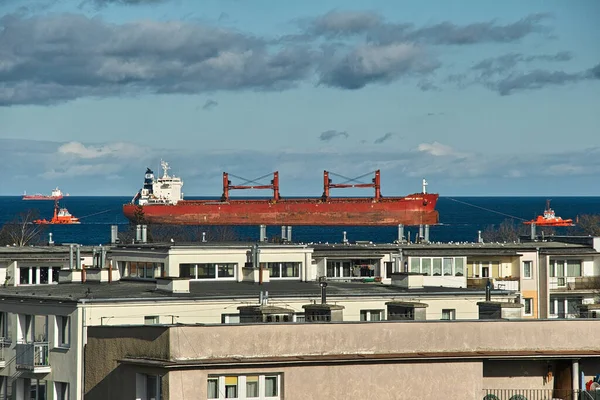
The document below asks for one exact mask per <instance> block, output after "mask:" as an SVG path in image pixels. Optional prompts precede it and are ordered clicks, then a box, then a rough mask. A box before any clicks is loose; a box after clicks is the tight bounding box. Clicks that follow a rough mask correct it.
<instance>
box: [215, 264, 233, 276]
mask: <svg viewBox="0 0 600 400" xmlns="http://www.w3.org/2000/svg"><path fill="white" fill-rule="evenodd" d="M218 269H219V275H218V276H219V278H233V277H234V276H235V264H219V265H218Z"/></svg>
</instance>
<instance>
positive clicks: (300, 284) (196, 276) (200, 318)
mask: <svg viewBox="0 0 600 400" xmlns="http://www.w3.org/2000/svg"><path fill="white" fill-rule="evenodd" d="M507 247H510V246H506V245H500V244H461V245H441V244H428V245H426V244H420V245H415V244H401V245H397V244H390V245H373V244H367V243H359V244H336V245H312V246H309V245H300V244H280V245H275V244H268V243H259V244H256V243H201V244H198V243H196V244H190V245H185V244H173V243H169V244H159V243H153V244H150V243H135V244H130V245H114V246H110V247H109V248H103V247H95V248H92V247H90V248H86V247H77V246H68V245H67V246H58V245H56V246H48V247H29V248H22V249H16V248H11V247H8V248H1V249H0V274H3V275H2V276H3V277H4V278H5V286H4V287H3V288H2V289H0V329H1V331H0V332H1V337H3V338H4V339H3V340H2V347H1V351H2V352H1V354H0V359H1V360H3V361H0V366H1V367H2V368H0V376H1V378H0V394H1V395H3V396H7V395H10V396H13V397H11V398H19V399H20V398H34V399H38V398H39V399H46V398H55V399H62V398H65V399H67V398H68V399H81V398H83V387H84V386H83V381H84V368H83V365H84V361H83V360H84V356H83V354H84V348H85V346H86V343H87V338H88V333H87V332H88V328H89V327H95V326H117V325H119V326H125V325H156V324H161V325H169V324H223V323H227V324H232V323H239V322H243V321H244V320H247V318H248V316H247V315H246V316H244V315H242V314H243V313H244V312H245V310H246V309H240V307H250V308H252V307H256V306H258V307H260V306H261V304H262V301H264V299H265V298H266V299H268V300H267V301H268V305H269V307H274V309H273V310H274V311H277V313H275V314H272V315H266V316H265V320H266V319H269V318H271V319H272V320H274V321H276V320H278V321H291V322H303V321H306V320H307V310H308V311H310V312H309V314H310V315H308V320H312V321H314V320H320V319H319V318H324V319H325V320H336V319H335V318H336V317H335V316H334V312H333V309H331V310H329V311H330V313H329V314H327V313H325V314H326V315H325V314H320V316H319V317H318V318H317V317H315V315H314V312H315V311H314V309H319V307H318V305H319V304H318V303H320V302H321V296H322V292H321V290H322V286H321V285H322V284H323V283H327V285H328V286H327V289H326V290H327V292H326V296H327V299H328V303H329V304H331V305H332V307H334V308H335V307H337V309H338V310H343V311H342V313H343V320H344V321H349V322H359V321H381V320H392V319H402V320H407V319H413V320H428V321H431V320H437V321H440V320H454V319H456V320H473V319H477V318H478V317H479V309H478V305H477V303H478V302H481V301H483V300H485V299H486V292H485V285H484V284H483V283H484V282H485V283H487V279H488V278H489V279H490V282H491V284H492V286H491V289H492V290H491V300H494V301H496V302H502V303H504V304H514V303H515V302H521V303H523V307H522V308H520V309H518V310H517V312H518V313H519V317H524V318H526V317H530V318H535V317H536V316H538V315H540V316H543V315H544V314H542V313H538V312H537V311H534V310H537V307H538V304H540V307H543V306H541V305H543V304H547V305H548V308H547V310H548V311H546V312H549V311H550V307H549V304H550V296H553V297H552V298H553V299H554V300H556V299H557V298H558V297H560V296H564V294H562V293H561V292H557V291H556V290H558V288H559V285H558V283H559V281H558V278H560V277H561V275H559V274H560V273H561V272H559V270H558V269H556V267H555V269H554V271H556V272H555V275H557V276H555V277H552V276H550V273H551V272H550V270H549V269H545V268H547V267H548V266H551V265H560V264H559V263H558V261H559V260H567V261H564V262H563V264H562V265H563V270H562V271H563V272H562V274H563V275H566V276H565V285H564V290H570V291H571V292H569V296H572V295H573V294H576V293H577V294H578V295H580V296H582V300H581V302H580V303H578V304H582V305H585V304H588V305H590V306H589V307H591V303H594V293H597V290H596V289H594V288H593V285H594V282H595V281H594V279H587V278H593V277H594V276H599V275H600V274H599V273H598V268H597V265H598V264H597V252H596V250H595V249H594V247H593V246H591V245H590V244H589V243H557V242H544V243H522V244H515V245H514V246H512V247H511V248H507ZM569 260H570V261H569ZM575 260H582V261H581V262H582V263H581V265H582V267H581V269H580V270H579V269H577V268H576V267H574V264H575ZM553 261H556V262H555V263H554V264H552V262H553ZM569 266H570V267H569ZM27 268H28V271H29V272H24V271H26V269H27ZM46 269H47V272H46ZM54 269H56V270H57V272H58V273H56V272H55V271H54ZM50 271H52V273H50ZM575 274H580V275H579V276H572V275H575ZM47 275H50V276H51V278H48V279H46V278H45V277H46V276H47ZM24 276H26V277H27V279H25V278H22V277H24ZM546 277H547V278H546ZM506 278H510V279H511V280H508V279H506ZM552 278H556V279H557V280H556V288H552V289H551V288H550V282H551V279H552ZM578 278H586V279H587V281H589V282H588V284H590V285H591V286H589V285H588V286H586V288H582V287H581V283H582V282H583V281H584V280H583V279H578ZM483 279H485V281H484V280H483ZM515 279H517V280H515ZM544 279H545V280H544ZM503 282H517V283H518V286H515V285H514V284H513V283H511V284H510V285H507V284H504V283H503ZM577 282H579V286H577V285H576V283H577ZM560 283H562V281H560ZM569 283H571V284H572V285H568V284H569ZM544 288H547V290H546V291H544V290H545V289H544ZM576 288H577V289H576ZM526 296H531V297H526ZM544 296H546V297H544ZM554 296H558V297H554ZM261 298H262V299H263V300H259V299H261ZM570 298H571V297H569V298H568V299H567V300H566V304H568V302H569V301H570V300H569V299H570ZM527 299H532V300H531V302H530V305H529V306H528V300H527ZM538 299H542V301H539V300H538ZM546 299H547V300H546ZM311 304H312V305H313V306H314V307H312V308H311V307H310V305H311ZM307 306H309V307H308V308H307ZM390 307H391V308H390ZM589 307H588V308H589ZM275 309H276V310H275ZM311 310H312V311H311ZM521 310H522V311H521ZM528 310H529V311H528ZM321 311H322V310H321ZM336 312H337V311H336ZM596 312H597V311H594V313H596ZM311 313H312V314H311ZM530 313H531V316H529V314H530ZM594 315H595V314H594ZM573 316H575V314H573V313H571V314H567V313H565V315H556V317H573ZM327 318H329V319H327ZM373 343H375V342H373ZM260 379H261V382H262V379H263V378H260ZM27 393H29V394H30V396H32V397H23V396H25V395H26V394H27ZM1 398H2V396H0V399H1Z"/></svg>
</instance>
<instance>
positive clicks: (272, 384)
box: [265, 376, 279, 397]
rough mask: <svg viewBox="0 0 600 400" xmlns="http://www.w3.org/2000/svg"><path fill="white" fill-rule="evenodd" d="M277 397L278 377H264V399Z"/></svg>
mask: <svg viewBox="0 0 600 400" xmlns="http://www.w3.org/2000/svg"><path fill="white" fill-rule="evenodd" d="M276 396H279V377H278V376H265V397H276Z"/></svg>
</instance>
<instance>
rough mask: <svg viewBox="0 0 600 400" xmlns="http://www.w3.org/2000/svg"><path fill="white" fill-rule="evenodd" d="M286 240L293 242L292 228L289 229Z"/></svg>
mask: <svg viewBox="0 0 600 400" xmlns="http://www.w3.org/2000/svg"><path fill="white" fill-rule="evenodd" d="M286 239H287V241H288V242H291V241H292V227H291V226H288V227H287V237H286Z"/></svg>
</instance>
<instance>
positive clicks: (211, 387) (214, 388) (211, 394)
mask: <svg viewBox="0 0 600 400" xmlns="http://www.w3.org/2000/svg"><path fill="white" fill-rule="evenodd" d="M206 397H207V398H209V399H218V398H219V378H208V393H207V396H206Z"/></svg>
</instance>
